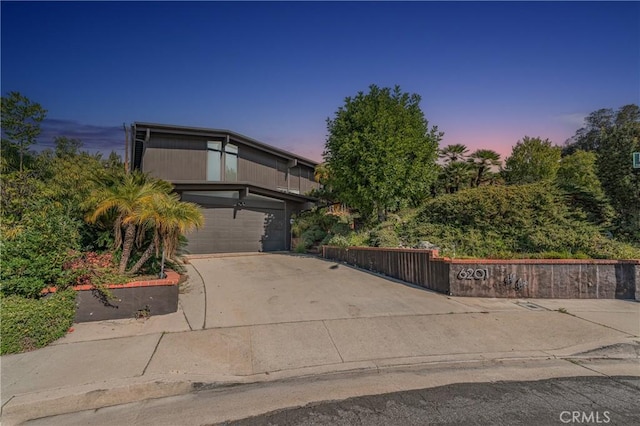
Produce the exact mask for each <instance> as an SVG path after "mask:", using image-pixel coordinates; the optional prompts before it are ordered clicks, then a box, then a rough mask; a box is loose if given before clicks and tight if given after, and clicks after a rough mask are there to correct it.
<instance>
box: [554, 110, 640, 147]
mask: <svg viewBox="0 0 640 426" xmlns="http://www.w3.org/2000/svg"><path fill="white" fill-rule="evenodd" d="M638 121H640V107H638V105H635V104H629V105H624V106H622V107H620V108H619V109H618V111H616V112H614V111H613V109H611V108H602V109H599V110H597V111H594V112H592V113H591V114H589V115H588V116H587V117H585V119H584V122H585V127H582V128H580V129H578V130H577V131H576V133H575V135H573V136H572V137H571V138H570V139H569V140H567V142H566V143H565V147H564V149H563V152H562V154H563V155H569V154H572V153H574V152H575V151H577V150H582V151H595V152H598V151H600V145H601V141H602V135H603V134H605V133H607V132H610V131H611V130H612V129H613V128H614V127H615V126H618V127H619V126H624V125H625V124H627V123H634V122H636V123H637V122H638Z"/></svg>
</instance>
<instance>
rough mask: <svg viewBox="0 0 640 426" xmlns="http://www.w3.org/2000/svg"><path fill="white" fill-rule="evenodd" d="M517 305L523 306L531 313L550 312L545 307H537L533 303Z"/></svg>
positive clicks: (519, 303) (517, 303) (518, 303)
mask: <svg viewBox="0 0 640 426" xmlns="http://www.w3.org/2000/svg"><path fill="white" fill-rule="evenodd" d="M515 303H516V305H518V306H522V307H523V308H526V309H529V310H530V311H548V309H547V308H545V307H544V306H540V305H536V304H535V303H532V302H522V301H520V302H515Z"/></svg>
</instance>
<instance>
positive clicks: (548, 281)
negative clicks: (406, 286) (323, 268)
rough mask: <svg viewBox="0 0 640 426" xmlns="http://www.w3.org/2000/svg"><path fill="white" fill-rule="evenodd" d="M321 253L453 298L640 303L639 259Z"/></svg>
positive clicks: (352, 250)
mask: <svg viewBox="0 0 640 426" xmlns="http://www.w3.org/2000/svg"><path fill="white" fill-rule="evenodd" d="M322 255H323V257H324V258H326V259H333V260H338V261H342V262H346V263H349V264H352V265H355V266H358V267H360V268H364V269H368V270H370V271H374V272H379V273H383V274H385V275H388V276H391V277H394V278H398V279H400V280H403V281H407V282H410V283H413V284H417V285H419V286H422V287H425V288H428V289H431V290H436V291H439V292H443V293H448V294H451V295H453V296H473V297H505V298H548V299H634V298H635V299H636V300H640V297H639V296H640V290H639V287H640V260H574V259H549V260H533V259H522V260H493V259H469V260H451V259H448V258H440V257H438V252H437V251H435V250H432V251H431V250H412V249H393V248H371V247H349V248H339V247H328V246H324V247H323V248H322Z"/></svg>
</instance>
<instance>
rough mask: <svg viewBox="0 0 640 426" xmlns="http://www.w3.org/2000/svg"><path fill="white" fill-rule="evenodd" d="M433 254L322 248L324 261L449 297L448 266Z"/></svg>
mask: <svg viewBox="0 0 640 426" xmlns="http://www.w3.org/2000/svg"><path fill="white" fill-rule="evenodd" d="M437 255H438V252H437V251H434V250H413V249H393V248H378V247H348V248H343V247H332V246H323V247H322V257H324V258H325V259H332V260H337V261H340V262H346V263H348V264H350V265H354V266H357V267H359V268H363V269H368V270H369V271H372V272H377V273H380V274H384V275H387V276H389V277H393V278H397V279H399V280H402V281H406V282H408V283H412V284H416V285H419V286H421V287H424V288H427V289H429V290H435V291H438V292H441V293H446V294H448V293H449V264H448V263H446V261H445V260H444V259H441V258H437Z"/></svg>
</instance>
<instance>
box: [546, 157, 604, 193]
mask: <svg viewBox="0 0 640 426" xmlns="http://www.w3.org/2000/svg"><path fill="white" fill-rule="evenodd" d="M596 160H597V156H596V154H595V153H594V152H588V151H582V150H577V151H575V152H574V153H573V154H571V155H567V156H565V157H562V159H561V160H560V167H559V168H558V174H557V177H556V180H557V182H558V184H559V185H560V186H562V187H579V188H584V189H586V190H588V191H590V192H592V193H594V194H600V195H604V191H603V190H602V185H601V184H600V179H598V175H597V168H596Z"/></svg>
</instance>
